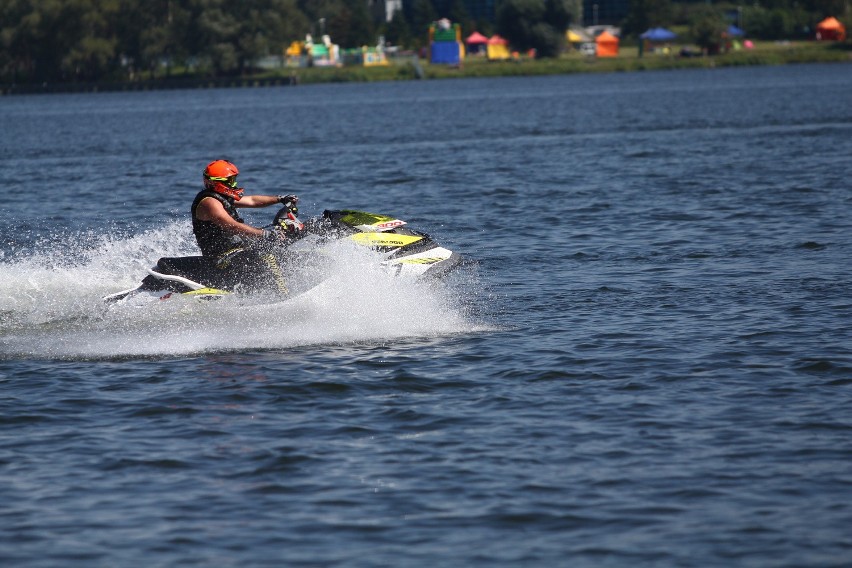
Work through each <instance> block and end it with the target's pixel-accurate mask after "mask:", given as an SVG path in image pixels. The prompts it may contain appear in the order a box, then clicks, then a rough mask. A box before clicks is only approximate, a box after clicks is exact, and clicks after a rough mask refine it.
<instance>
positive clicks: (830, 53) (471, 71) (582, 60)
mask: <svg viewBox="0 0 852 568" xmlns="http://www.w3.org/2000/svg"><path fill="white" fill-rule="evenodd" d="M693 49H694V48H693ZM840 62H852V43H829V42H825V43H817V42H783V43H769V42H767V43H764V44H761V43H758V44H757V45H756V46H755V47H754V49H749V50H739V51H732V52H730V53H723V54H720V55H714V56H706V57H704V56H700V57H681V56H679V55H677V49H676V50H675V52H674V53H673V54H667V55H664V54H660V53H645V54H644V55H642V56H640V55H639V52H638V48H637V46H635V45H633V46H631V45H625V46H623V47H622V48H621V50H620V52H619V55H618V57H614V58H595V57H588V56H584V55H582V54H580V53H579V52H576V51H575V52H569V53H565V54H563V55H562V56H561V57H559V58H558V59H529V58H521V59H520V60H518V61H488V60H486V59H484V58H482V57H467V58H466V59H464V61H463V63H462V65H459V66H447V65H431V64H429V63H428V62H426V61H425V60H422V59H417V58H414V57H411V58H406V59H398V60H395V61H394V62H393V64H391V65H388V66H386V67H331V68H329V67H311V68H286V67H285V68H281V69H276V70H272V71H266V72H263V73H258V74H254V75H250V76H243V77H227V78H208V77H197V76H191V75H180V74H177V75H173V76H171V77H169V78H164V79H158V80H149V81H133V82H131V81H124V82H122V81H117V82H111V83H97V84H88V83H65V84H54V85H14V86H11V85H6V86H0V94H24V93H49V92H97V91H123V90H156V89H191V88H219V87H265V86H280V85H300V84H311V83H335V82H337V83H343V82H362V83H363V82H373V81H401V80H412V79H427V80H428V79H448V78H461V77H512V76H533V75H566V74H572V73H616V72H630V71H651V70H664V69H701V68H716V67H737V66H746V65H786V64H795V63H840Z"/></svg>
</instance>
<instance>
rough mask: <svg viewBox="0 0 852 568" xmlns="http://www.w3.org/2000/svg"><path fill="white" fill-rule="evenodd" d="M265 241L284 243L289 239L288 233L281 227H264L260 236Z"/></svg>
mask: <svg viewBox="0 0 852 568" xmlns="http://www.w3.org/2000/svg"><path fill="white" fill-rule="evenodd" d="M260 238H261V239H262V240H263V242H265V243H282V242H284V241H286V240H287V235H285V234H284V231H282V230H281V229H263V235H262V236H261V237H260Z"/></svg>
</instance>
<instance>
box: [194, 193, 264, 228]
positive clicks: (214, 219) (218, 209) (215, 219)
mask: <svg viewBox="0 0 852 568" xmlns="http://www.w3.org/2000/svg"><path fill="white" fill-rule="evenodd" d="M249 197H268V196H265V195H264V196H257V195H254V196H249ZM275 199H277V198H275ZM243 200H245V197H243V199H242V200H240V201H243ZM255 207H262V206H255ZM195 216H196V217H197V218H198V219H200V220H202V221H209V222H211V223H213V224H214V225H216V226H217V227H220V228H221V229H223V230H225V231H227V232H228V233H230V234H232V235H240V236H245V237H261V236H263V229H258V228H256V227H252V226H251V225H246V224H245V223H240V222H239V221H236V220H234V219H233V218H232V217H231V216H230V215H228V212H227V211H225V208H224V207H223V206H222V204H221V203H219V201H218V200H216V199H213V198H212V197H207V198H205V199H202V200H201V203H199V204H198V207H196V209H195Z"/></svg>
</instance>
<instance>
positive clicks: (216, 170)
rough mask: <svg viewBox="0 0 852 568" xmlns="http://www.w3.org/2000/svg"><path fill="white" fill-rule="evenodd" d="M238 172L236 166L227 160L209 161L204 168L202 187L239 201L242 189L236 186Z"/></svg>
mask: <svg viewBox="0 0 852 568" xmlns="http://www.w3.org/2000/svg"><path fill="white" fill-rule="evenodd" d="M239 173H240V170H238V169H237V166H235V165H234V164H232V163H231V162H229V161H227V160H216V161H215V162H210V163H209V164H207V167H206V168H204V187H205V189H209V190H211V191H215V192H216V193H221V194H222V195H225V196H227V197H231V198H233V199H234V200H236V201H239V200H240V199H242V197H243V189H242V188H241V187H237V175H238V174H239Z"/></svg>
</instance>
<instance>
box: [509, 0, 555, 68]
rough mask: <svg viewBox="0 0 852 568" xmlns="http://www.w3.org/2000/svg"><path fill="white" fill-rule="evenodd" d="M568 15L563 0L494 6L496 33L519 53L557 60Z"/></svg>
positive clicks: (512, 1)
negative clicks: (534, 53)
mask: <svg viewBox="0 0 852 568" xmlns="http://www.w3.org/2000/svg"><path fill="white" fill-rule="evenodd" d="M570 23H571V13H570V11H569V9H568V6H567V5H566V3H565V2H564V1H563V0H503V2H502V3H500V4H499V6H498V7H497V32H498V33H499V34H500V35H502V36H503V37H505V38H506V39H507V40H508V41H509V43H510V44H511V45H512V46H513V47H515V48H517V49H520V50H528V49H535V50H536V55H537V57H556V56H558V55H559V53H560V52H561V51H562V47H563V46H564V44H565V30H566V29H567V28H568V25H569V24H570Z"/></svg>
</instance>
